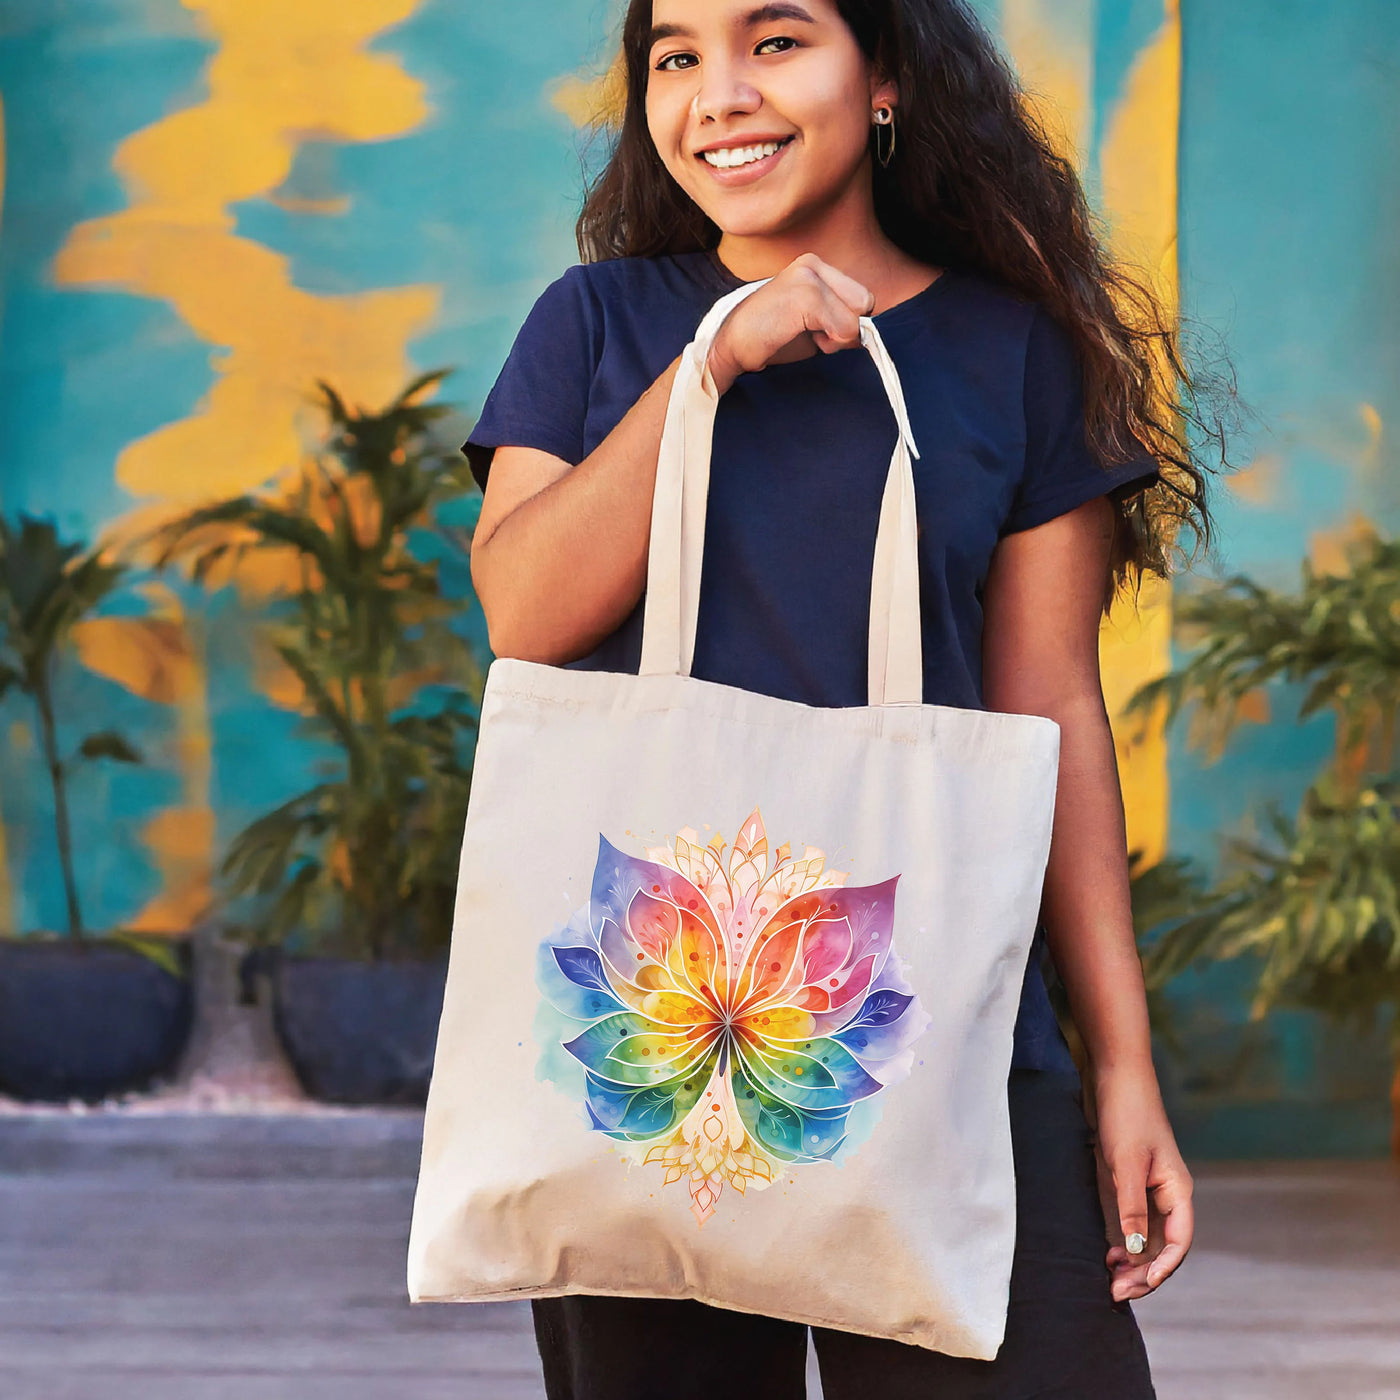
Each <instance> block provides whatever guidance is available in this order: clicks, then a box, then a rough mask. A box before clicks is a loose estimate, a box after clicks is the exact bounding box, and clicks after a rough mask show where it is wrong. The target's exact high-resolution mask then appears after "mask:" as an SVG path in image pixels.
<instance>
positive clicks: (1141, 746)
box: [1100, 0, 1181, 864]
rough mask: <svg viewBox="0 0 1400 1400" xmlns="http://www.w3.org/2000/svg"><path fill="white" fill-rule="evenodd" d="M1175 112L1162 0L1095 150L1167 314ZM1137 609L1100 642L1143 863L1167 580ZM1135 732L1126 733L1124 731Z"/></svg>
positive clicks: (1159, 730)
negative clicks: (1141, 714)
mask: <svg viewBox="0 0 1400 1400" xmlns="http://www.w3.org/2000/svg"><path fill="white" fill-rule="evenodd" d="M1180 120H1181V17H1180V15H1179V13H1178V12H1177V8H1176V4H1175V0H1166V3H1165V5H1164V13H1163V20H1162V24H1161V27H1160V28H1159V29H1158V31H1157V33H1156V35H1155V36H1154V37H1153V39H1152V40H1151V41H1150V42H1149V43H1148V44H1147V46H1146V47H1145V48H1144V49H1143V50H1142V52H1141V53H1140V54H1139V55H1138V57H1137V60H1136V61H1135V62H1134V64H1133V66H1132V68H1131V69H1130V71H1129V73H1128V78H1127V81H1126V83H1125V84H1124V88H1123V95H1122V97H1121V98H1120V100H1119V102H1118V104H1117V106H1116V107H1115V108H1114V110H1113V112H1112V114H1111V115H1110V118H1109V121H1108V124H1107V130H1106V133H1105V136H1104V141H1103V149H1102V152H1101V155H1100V175H1101V178H1102V188H1103V212H1104V215H1105V217H1106V218H1107V220H1108V223H1109V226H1110V228H1111V230H1112V236H1113V244H1114V248H1115V251H1117V252H1118V253H1119V255H1120V256H1123V257H1124V258H1126V259H1127V260H1128V261H1129V262H1131V263H1133V264H1135V265H1137V266H1139V267H1141V268H1143V269H1144V270H1145V271H1146V272H1147V273H1148V274H1149V275H1150V276H1151V277H1152V278H1153V279H1154V283H1155V287H1156V291H1157V293H1158V295H1159V296H1160V297H1161V298H1162V299H1163V302H1164V303H1165V304H1166V306H1167V308H1168V309H1169V311H1170V312H1172V313H1173V314H1174V313H1175V311H1176V307H1177V302H1178V269H1177V160H1178V131H1179V126H1180ZM1140 607H1141V613H1140V616H1139V617H1137V618H1125V617H1123V616H1122V614H1123V613H1124V612H1128V613H1131V605H1126V604H1124V603H1121V602H1120V603H1119V604H1118V605H1117V606H1116V607H1115V609H1114V614H1113V617H1112V618H1111V619H1110V623H1109V625H1108V626H1106V627H1105V630H1104V633H1103V635H1102V639H1101V645H1100V663H1101V666H1102V669H1103V674H1104V692H1105V696H1106V697H1109V714H1110V716H1111V717H1112V720H1113V730H1114V742H1115V744H1116V745H1117V747H1118V750H1119V757H1120V771H1121V773H1122V777H1123V796H1124V804H1125V808H1126V813H1127V822H1128V848H1129V850H1137V849H1141V850H1142V851H1143V852H1144V855H1145V858H1146V862H1147V864H1154V863H1155V862H1157V861H1158V860H1160V859H1161V858H1162V857H1163V856H1164V855H1165V854H1166V851H1167V841H1168V823H1169V811H1170V793H1169V789H1168V778H1167V738H1166V732H1165V728H1164V725H1163V722H1162V720H1161V718H1160V717H1154V718H1153V719H1152V720H1151V722H1150V723H1149V724H1147V725H1146V726H1138V725H1136V724H1133V725H1130V724H1128V723H1127V722H1126V721H1125V720H1124V719H1123V717H1122V715H1121V710H1120V708H1119V707H1120V704H1121V700H1122V699H1123V698H1125V697H1126V695H1127V694H1129V693H1131V691H1132V690H1134V689H1136V687H1137V686H1139V685H1141V684H1142V683H1143V682H1145V681H1148V680H1151V679H1153V678H1154V677H1156V676H1159V675H1162V674H1163V673H1164V672H1166V671H1167V670H1169V669H1170V667H1171V645H1170V642H1171V588H1170V586H1169V585H1167V584H1165V583H1162V582H1161V581H1160V580H1155V579H1154V580H1152V582H1151V583H1150V584H1149V585H1145V586H1144V587H1143V589H1142V595H1141V600H1140ZM1129 730H1132V731H1133V733H1132V735H1131V736H1130V735H1129V733H1128V731H1129Z"/></svg>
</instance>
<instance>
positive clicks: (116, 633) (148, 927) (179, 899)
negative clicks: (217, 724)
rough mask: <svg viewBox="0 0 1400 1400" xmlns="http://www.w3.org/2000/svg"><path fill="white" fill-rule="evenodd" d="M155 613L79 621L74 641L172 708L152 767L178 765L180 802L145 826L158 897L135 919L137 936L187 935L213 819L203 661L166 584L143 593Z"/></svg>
mask: <svg viewBox="0 0 1400 1400" xmlns="http://www.w3.org/2000/svg"><path fill="white" fill-rule="evenodd" d="M141 591H142V592H143V593H144V594H145V595H146V597H147V599H148V600H149V601H150V603H151V605H152V611H151V612H150V614H148V615H147V616H145V617H104V618H90V619H88V620H86V621H84V622H79V623H77V624H76V625H75V626H74V628H73V632H72V639H73V644H74V646H75V648H76V649H77V652H78V656H79V658H80V659H81V661H82V662H83V664H84V665H85V666H87V667H88V668H89V669H90V670H92V671H96V672H97V673H98V674H99V675H103V676H106V677H107V678H108V679H109V680H114V681H116V682H117V684H118V685H122V686H125V687H126V689H127V690H130V691H131V692H132V693H133V694H135V695H140V696H142V697H144V698H145V699H147V700H154V701H158V702H160V703H162V704H166V705H171V706H173V707H174V719H175V732H174V735H173V737H172V738H171V739H170V740H169V741H168V743H167V746H165V747H164V748H163V749H162V750H159V751H156V752H148V753H147V754H146V755H145V757H146V758H147V760H148V761H151V762H159V763H161V764H162V765H163V766H169V767H173V768H174V769H175V770H176V771H177V772H178V773H179V774H180V775H181V780H182V787H183V795H182V800H181V801H180V802H179V803H178V804H177V805H176V806H173V807H167V808H165V809H164V810H163V811H161V812H158V813H156V815H155V816H154V817H152V818H151V819H150V820H149V821H148V822H147V823H146V825H145V826H144V827H143V828H142V836H143V838H144V839H145V841H146V844H147V845H148V846H149V847H150V849H151V853H152V858H153V859H154V861H155V864H156V868H157V869H158V870H159V871H160V874H161V889H160V892H159V893H158V894H157V895H156V896H155V898H154V899H152V900H151V901H150V902H149V903H148V904H147V905H146V907H145V908H144V909H142V910H141V911H140V912H139V913H137V914H136V915H135V917H133V918H130V919H126V920H124V921H123V925H122V926H123V927H124V928H127V929H129V930H131V931H132V932H139V933H153V934H162V933H169V934H182V933H187V932H189V930H190V928H191V926H192V925H193V923H194V922H195V921H196V920H197V919H198V918H199V917H200V916H201V915H202V914H203V913H204V912H205V910H206V909H207V908H208V907H209V903H210V899H211V886H210V879H211V874H212V868H213V861H214V845H215V821H214V813H213V809H212V807H211V805H210V784H211V780H212V777H213V758H212V739H211V735H210V728H209V709H208V697H207V694H206V690H205V684H204V660H203V657H202V656H201V655H200V654H199V650H198V647H197V645H196V641H195V636H194V632H193V629H192V627H191V625H190V621H189V619H188V618H186V617H185V616H184V613H183V610H182V608H181V606H180V600H179V598H178V596H177V595H176V594H175V593H174V592H172V591H171V590H170V589H169V588H167V587H166V586H165V585H164V584H160V583H152V584H148V585H146V586H145V587H144V588H143V589H142V590H141Z"/></svg>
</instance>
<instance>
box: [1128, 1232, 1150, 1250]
mask: <svg viewBox="0 0 1400 1400" xmlns="http://www.w3.org/2000/svg"><path fill="white" fill-rule="evenodd" d="M1123 1243H1124V1244H1125V1245H1127V1247H1128V1253H1129V1254H1141V1253H1142V1251H1143V1250H1144V1249H1145V1248H1146V1247H1147V1240H1146V1238H1145V1237H1144V1236H1142V1235H1140V1234H1138V1232H1137V1231H1136V1230H1134V1231H1133V1233H1132V1234H1131V1235H1129V1236H1128V1238H1127V1239H1126V1240H1124V1241H1123Z"/></svg>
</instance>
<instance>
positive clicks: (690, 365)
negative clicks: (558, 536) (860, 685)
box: [640, 278, 924, 705]
mask: <svg viewBox="0 0 1400 1400" xmlns="http://www.w3.org/2000/svg"><path fill="white" fill-rule="evenodd" d="M768 280H769V279H767V278H765V279H764V280H763V281H761V282H747V283H745V284H744V285H743V286H742V287H737V288H735V290H734V291H732V292H729V293H727V294H726V295H724V296H722V297H721V298H720V299H719V300H718V301H717V302H715V304H714V305H713V306H712V307H711V308H710V309H709V311H708V312H706V313H705V316H704V318H703V319H702V320H701V322H700V325H699V327H698V328H697V330H696V332H695V338H694V339H693V340H692V341H691V342H690V344H689V345H687V346H686V348H685V349H684V350H683V351H682V352H681V359H680V364H679V365H678V366H677V367H676V377H675V380H674V382H673V384H672V387H671V397H670V400H669V401H668V403H667V405H666V422H665V427H664V428H663V429H662V433H661V449H660V453H659V455H658V458H657V464H656V491H655V494H654V495H653V497H652V507H651V543H650V546H649V548H648V552H647V591H646V605H645V610H644V612H643V615H642V659H641V666H640V673H641V674H642V675H669V676H677V675H683V676H688V675H689V674H690V668H691V664H692V662H693V661H694V658H695V625H696V619H697V617H698V615H699V610H700V564H701V556H702V554H703V552H704V545H705V506H706V502H707V498H708V496H709V489H710V446H711V441H712V439H713V436H714V425H715V410H716V408H717V407H718V404H719V394H718V391H717V390H716V387H715V383H714V380H713V378H712V377H711V375H710V373H709V366H708V364H707V363H706V358H707V356H708V355H709V352H710V346H711V345H712V344H713V342H714V338H715V336H716V334H717V333H718V331H719V328H720V326H721V325H722V324H723V322H724V318H725V317H726V316H728V315H729V313H730V312H731V311H732V310H733V309H734V308H735V307H736V306H738V305H739V303H740V302H741V301H743V300H744V298H745V297H748V296H751V295H752V294H753V293H754V292H756V291H757V290H758V289H759V288H760V287H762V286H763V285H764V283H765V282H766V281H768ZM860 343H861V344H862V345H863V346H864V347H865V349H866V350H867V351H868V352H869V354H870V357H871V359H873V360H874V361H875V367H876V369H877V370H878V371H879V374H880V382H881V383H882V384H883V385H884V387H885V393H886V395H887V396H888V398H889V401H890V407H891V408H892V409H893V410H894V416H895V423H896V424H897V426H898V429H899V433H898V436H897V438H896V440H895V447H894V454H893V456H892V457H891V458H890V470H889V474H888V476H887V477H886V479H885V492H884V496H883V498H882V500H881V503H880V524H879V528H878V530H877V531H876V535H875V560H874V565H873V568H872V573H871V587H870V650H869V665H868V689H869V703H870V704H872V705H918V704H921V703H922V701H923V685H924V667H923V636H922V632H921V630H920V617H919V545H918V535H917V519H916V514H915V505H914V466H913V462H912V461H911V458H912V457H917V456H918V455H919V451H918V448H917V447H916V446H915V445H914V434H913V432H912V431H911V429H910V427H909V415H908V412H907V411H906V409H905V406H904V391H903V389H902V388H901V387H900V383H899V374H898V371H896V369H895V367H894V361H893V360H891V359H890V355H889V351H888V350H886V349H885V343H884V341H883V340H881V338H880V332H879V331H878V330H877V329H876V328H875V322H874V321H873V320H871V319H870V317H868V316H862V317H861V318H860Z"/></svg>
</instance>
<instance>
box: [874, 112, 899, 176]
mask: <svg viewBox="0 0 1400 1400" xmlns="http://www.w3.org/2000/svg"><path fill="white" fill-rule="evenodd" d="M881 127H887V128H888V129H889V133H890V139H889V142H888V144H885V145H884V149H883V150H882V149H881V146H882V144H884V143H882V142H881V140H880V128H881ZM894 140H895V136H894V113H893V112H892V111H890V109H889V108H888V107H877V108H876V109H875V158H876V160H878V161H879V162H880V164H881V165H882V166H887V165H889V163H890V161H891V160H893V159H894Z"/></svg>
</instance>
